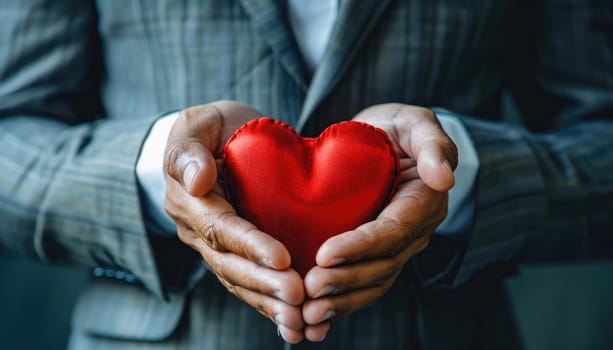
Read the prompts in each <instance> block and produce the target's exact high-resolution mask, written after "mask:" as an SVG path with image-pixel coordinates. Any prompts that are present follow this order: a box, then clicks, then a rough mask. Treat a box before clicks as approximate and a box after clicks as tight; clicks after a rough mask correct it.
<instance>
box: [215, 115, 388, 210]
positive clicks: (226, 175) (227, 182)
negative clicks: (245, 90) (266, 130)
mask: <svg viewBox="0 0 613 350" xmlns="http://www.w3.org/2000/svg"><path fill="white" fill-rule="evenodd" d="M262 122H267V123H269V124H273V125H277V126H280V127H283V128H285V129H287V130H288V131H289V132H290V133H292V134H293V135H294V136H296V138H297V139H298V141H299V142H300V143H306V142H307V141H308V142H314V143H318V142H319V141H320V140H322V139H323V138H324V136H325V135H327V134H329V133H331V132H332V131H334V129H337V128H339V127H342V125H343V124H354V125H360V126H362V127H366V128H368V129H370V130H373V131H375V132H376V133H377V134H379V135H380V136H381V137H383V141H384V142H385V144H386V145H387V146H388V150H389V153H388V154H389V155H390V156H391V157H392V158H393V161H394V172H393V174H392V180H393V181H391V183H390V187H389V188H388V191H387V192H388V196H387V198H386V200H385V205H384V206H387V204H389V203H390V201H391V200H392V198H393V196H394V194H395V192H396V188H397V187H398V182H399V181H400V160H399V158H398V156H397V154H396V151H394V145H393V144H392V142H391V140H390V138H389V136H388V135H387V133H386V132H385V131H384V130H382V129H380V128H377V127H375V126H373V125H370V124H368V123H364V122H359V121H354V120H351V121H349V120H346V121H342V122H340V123H336V124H332V125H330V126H328V127H327V128H326V129H324V131H322V132H321V133H320V134H319V136H318V137H316V138H309V137H303V136H301V135H300V134H298V133H297V132H296V130H295V129H294V128H293V127H292V126H291V125H289V124H287V123H284V122H282V121H279V120H276V119H274V118H271V117H261V118H257V119H254V120H250V121H248V122H247V123H245V124H243V125H242V126H241V127H240V128H238V129H236V131H234V133H233V134H232V136H231V137H230V139H228V141H227V142H226V144H225V146H224V152H223V178H224V186H223V187H224V192H225V194H226V197H227V198H228V199H229V200H230V203H232V204H233V205H235V203H236V200H237V199H238V198H234V197H233V196H232V191H230V188H232V186H230V184H231V183H230V175H229V171H228V167H227V161H228V152H227V149H228V145H230V143H231V142H232V141H233V140H234V139H235V138H236V137H238V135H239V134H240V133H241V132H243V131H244V129H247V128H251V127H252V126H253V125H255V124H259V123H262Z"/></svg>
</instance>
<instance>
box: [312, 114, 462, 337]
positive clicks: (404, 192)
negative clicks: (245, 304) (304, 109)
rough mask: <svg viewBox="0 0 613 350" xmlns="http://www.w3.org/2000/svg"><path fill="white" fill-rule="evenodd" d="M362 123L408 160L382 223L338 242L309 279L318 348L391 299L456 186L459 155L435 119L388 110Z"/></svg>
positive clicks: (330, 244) (321, 255)
mask: <svg viewBox="0 0 613 350" xmlns="http://www.w3.org/2000/svg"><path fill="white" fill-rule="evenodd" d="M354 120H358V121H362V122H365V123H368V124H371V125H374V126H376V127H378V128H381V129H383V130H385V131H386V132H387V134H388V136H389V137H390V139H391V141H392V143H393V144H394V147H395V149H396V151H397V153H398V155H399V156H400V167H401V179H400V182H399V186H398V190H397V192H396V194H395V195H394V197H393V198H392V200H391V202H390V203H389V205H388V206H387V207H386V208H385V209H384V210H383V211H382V212H381V213H380V215H379V216H378V217H377V219H376V220H374V221H371V222H368V223H366V224H364V225H362V226H360V227H358V228H357V229H355V230H353V231H349V232H345V233H342V234H340V235H337V236H334V237H331V238H330V239H328V240H327V241H326V242H324V244H323V245H322V246H321V247H320V249H319V251H318V252H317V257H316V262H317V266H315V267H313V268H312V269H311V270H310V271H309V272H308V273H307V275H306V276H305V279H304V284H305V288H306V294H307V298H308V300H307V301H306V302H305V303H304V306H303V310H302V316H303V318H304V321H305V322H306V323H307V325H306V327H305V329H304V334H305V337H306V338H307V339H309V340H311V341H321V340H322V339H323V338H324V337H325V335H326V333H327V332H328V330H329V329H330V326H331V324H332V323H333V322H334V321H336V320H338V319H339V318H341V317H343V316H346V315H348V314H350V313H351V312H353V311H356V310H359V309H361V308H364V307H366V306H368V305H370V304H372V303H374V302H375V301H377V300H378V299H379V298H380V297H381V296H382V295H383V294H385V293H386V292H387V290H388V289H389V288H390V287H391V286H392V284H393V283H394V281H395V280H396V277H397V276H398V274H399V273H400V272H401V270H402V268H403V266H404V265H405V264H406V262H407V261H408V260H409V259H410V258H411V257H412V256H414V255H415V254H417V253H419V252H420V251H422V250H423V249H424V248H426V246H427V245H428V244H429V242H430V237H431V236H432V234H433V233H434V230H435V229H436V227H437V226H438V225H439V224H440V223H441V222H442V221H443V219H444V218H445V216H446V215H447V191H448V190H449V189H450V188H451V187H452V186H453V184H454V176H453V169H454V168H455V166H456V165H457V159H458V156H457V150H456V147H455V145H454V144H453V142H452V141H451V140H450V139H449V138H448V137H447V135H446V134H445V133H444V131H443V129H442V128H441V126H440V124H439V123H438V120H437V119H436V117H435V115H434V113H433V112H432V111H430V110H428V109H424V108H419V107H412V106H406V105H401V104H385V105H378V106H374V107H371V108H368V109H366V110H364V111H362V112H361V113H360V114H358V115H357V116H356V117H355V118H354Z"/></svg>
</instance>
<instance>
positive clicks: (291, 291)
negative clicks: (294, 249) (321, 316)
mask: <svg viewBox="0 0 613 350" xmlns="http://www.w3.org/2000/svg"><path fill="white" fill-rule="evenodd" d="M196 245H197V250H198V251H199V252H200V253H201V255H202V257H203V258H204V260H205V261H206V263H207V264H208V265H209V267H210V269H211V270H212V271H214V272H215V274H216V275H217V276H218V277H219V278H220V279H222V280H223V281H227V282H228V283H229V285H227V286H226V287H227V288H228V289H230V290H231V291H233V288H242V289H245V290H249V291H253V292H257V293H258V294H259V295H266V296H269V297H271V298H275V299H277V300H282V301H283V302H285V303H287V304H289V305H299V304H301V303H302V301H303V300H304V287H303V283H302V279H301V278H300V275H298V273H297V272H296V271H294V270H285V271H276V270H272V269H268V268H265V267H262V266H259V265H256V264H254V263H253V262H251V261H249V260H246V259H243V258H241V257H240V256H237V255H235V254H232V253H222V252H219V251H216V250H214V249H211V248H210V247H209V246H208V245H206V244H205V243H202V242H200V243H196ZM230 287H231V288H230ZM235 294H236V293H235Z"/></svg>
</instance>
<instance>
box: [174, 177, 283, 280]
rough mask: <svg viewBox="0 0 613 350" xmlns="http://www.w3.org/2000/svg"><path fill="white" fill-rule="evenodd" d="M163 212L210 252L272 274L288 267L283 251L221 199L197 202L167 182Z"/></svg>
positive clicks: (206, 197)
mask: <svg viewBox="0 0 613 350" xmlns="http://www.w3.org/2000/svg"><path fill="white" fill-rule="evenodd" d="M167 183H168V188H167V192H168V195H167V196H166V202H165V209H166V212H167V213H168V214H169V215H170V216H171V217H172V218H173V219H174V220H175V221H176V222H183V223H185V224H186V226H189V227H190V228H191V230H193V231H194V232H196V233H197V235H196V236H197V237H199V238H200V239H201V240H202V241H203V242H205V243H206V244H207V246H209V247H210V248H211V249H215V250H219V251H230V252H233V253H235V254H237V255H239V256H241V257H244V258H246V259H248V260H250V261H252V262H254V263H256V264H259V265H262V266H267V267H270V268H272V269H276V270H285V269H287V268H289V266H290V265H291V257H290V254H289V252H288V251H287V248H285V246H284V245H283V244H282V243H281V242H279V241H278V240H276V239H274V238H273V237H271V236H270V235H268V234H266V233H264V232H262V231H259V230H258V229H257V228H256V227H255V226H254V225H253V224H252V223H250V222H249V221H247V220H245V219H243V218H241V217H239V216H238V215H237V214H236V211H234V209H233V208H232V206H231V205H230V203H229V202H228V201H226V200H225V199H224V198H223V197H221V196H219V195H217V194H215V193H209V194H208V195H206V196H204V197H201V198H197V197H193V196H190V195H189V194H187V193H186V192H185V191H184V190H183V189H182V188H181V187H180V185H179V184H178V183H177V182H176V181H174V180H173V179H169V180H168V181H167Z"/></svg>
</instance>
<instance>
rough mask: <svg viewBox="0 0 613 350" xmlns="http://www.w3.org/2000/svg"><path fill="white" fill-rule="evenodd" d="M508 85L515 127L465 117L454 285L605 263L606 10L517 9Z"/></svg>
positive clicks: (610, 46)
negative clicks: (493, 274) (467, 222)
mask: <svg viewBox="0 0 613 350" xmlns="http://www.w3.org/2000/svg"><path fill="white" fill-rule="evenodd" d="M516 10H517V11H518V14H519V16H514V17H513V18H524V20H525V22H524V23H523V24H522V25H521V26H519V25H514V26H511V30H510V35H509V42H508V48H509V51H508V52H507V55H506V57H507V61H508V66H507V67H508V70H507V72H508V77H509V78H508V82H509V87H510V90H511V92H512V93H513V96H514V98H515V101H516V102H517V105H518V107H519V111H520V113H521V116H522V122H521V123H520V124H517V123H507V124H501V123H494V122H485V121H479V120H476V119H470V118H466V119H464V122H465V124H466V127H467V129H468V130H469V133H471V135H472V137H473V139H474V142H475V146H476V149H477V152H478V155H479V160H480V174H479V179H478V188H477V203H476V212H475V222H474V228H473V232H472V236H471V242H470V245H469V246H468V249H467V251H466V254H465V256H464V259H463V262H462V264H461V266H460V268H459V272H458V274H457V275H456V276H455V280H454V281H453V283H454V284H456V285H457V284H460V283H463V282H464V281H466V280H468V279H469V278H470V277H471V276H473V275H474V274H476V273H477V272H479V271H482V270H484V269H487V268H494V269H495V268H496V267H497V266H498V267H502V268H503V270H506V268H505V267H504V266H505V265H507V266H511V267H512V266H514V265H516V264H517V263H519V262H526V261H538V260H559V259H577V258H599V257H611V256H613V229H612V227H613V215H612V213H613V3H612V2H610V1H573V0H546V1H542V2H540V3H539V4H538V5H536V6H534V4H533V3H530V6H521V5H520V6H518V8H517V9H516Z"/></svg>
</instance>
